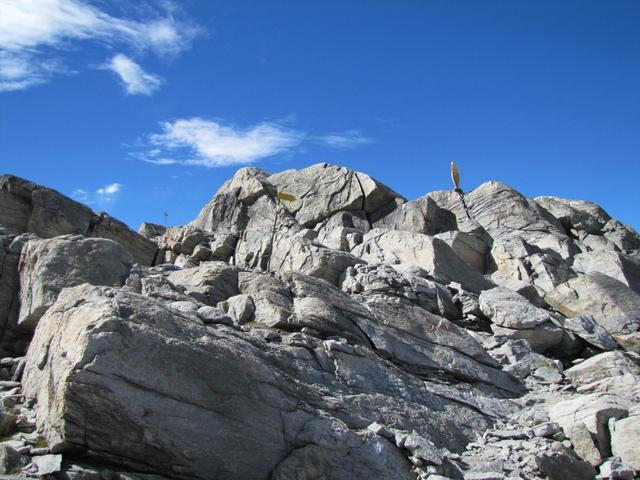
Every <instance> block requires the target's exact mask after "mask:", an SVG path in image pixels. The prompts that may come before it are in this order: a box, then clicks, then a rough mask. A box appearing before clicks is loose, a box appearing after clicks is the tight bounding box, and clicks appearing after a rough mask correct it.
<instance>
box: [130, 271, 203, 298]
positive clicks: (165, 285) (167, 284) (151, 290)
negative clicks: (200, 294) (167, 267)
mask: <svg viewBox="0 0 640 480" xmlns="http://www.w3.org/2000/svg"><path fill="white" fill-rule="evenodd" d="M140 285H141V287H140V293H142V294H143V295H145V296H147V297H152V298H158V299H162V300H167V301H170V302H183V301H188V300H191V297H190V296H189V295H187V294H186V293H183V290H184V288H183V287H178V286H176V285H174V284H173V283H172V282H171V281H170V280H169V279H167V278H166V277H164V276H162V275H150V276H148V277H143V278H141V279H140Z"/></svg>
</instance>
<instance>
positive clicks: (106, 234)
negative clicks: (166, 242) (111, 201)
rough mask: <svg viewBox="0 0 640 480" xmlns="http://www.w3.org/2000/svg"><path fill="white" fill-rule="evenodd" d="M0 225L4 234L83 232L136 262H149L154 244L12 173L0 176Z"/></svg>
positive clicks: (151, 259) (88, 209) (49, 235)
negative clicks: (117, 246) (108, 242)
mask: <svg viewBox="0 0 640 480" xmlns="http://www.w3.org/2000/svg"><path fill="white" fill-rule="evenodd" d="M0 206H1V207H2V208H0V224H2V225H4V226H5V227H6V230H7V233H13V234H21V233H26V232H29V233H34V234H36V235H37V236H38V237H42V238H51V237H56V236H59V235H67V234H74V235H85V236H87V237H101V238H108V239H110V240H113V241H115V242H118V243H119V244H120V245H122V246H123V247H124V248H126V249H127V250H128V251H129V253H131V255H133V258H134V259H135V261H136V262H138V263H141V264H143V265H151V264H152V263H153V260H154V258H155V255H156V252H157V247H156V244H155V243H154V242H152V241H151V240H149V239H147V238H145V237H143V236H142V235H139V234H138V233H136V232H134V231H133V230H131V229H130V228H129V227H127V226H126V225H125V224H124V223H122V222H120V221H118V220H116V219H114V218H112V217H110V216H109V215H107V214H106V213H97V214H94V213H93V212H92V211H91V209H90V208H88V207H86V206H85V205H82V204H81V203H78V202H76V201H74V200H71V199H70V198H68V197H65V196H64V195H62V194H60V193H58V192H56V191H55V190H52V189H50V188H46V187H42V186H40V185H36V184H35V183H32V182H29V181H27V180H23V179H21V178H18V177H14V176H12V175H4V176H2V177H0Z"/></svg>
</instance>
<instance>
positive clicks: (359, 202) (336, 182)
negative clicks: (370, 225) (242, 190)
mask: <svg viewBox="0 0 640 480" xmlns="http://www.w3.org/2000/svg"><path fill="white" fill-rule="evenodd" d="M268 181H269V183H270V184H272V185H273V186H274V187H275V188H276V189H277V190H278V191H279V192H286V193H289V194H292V195H294V196H295V197H296V200H295V201H293V202H285V208H286V209H287V210H288V211H289V212H291V213H292V214H293V215H294V216H295V218H296V220H297V221H298V222H299V223H300V224H301V225H304V226H307V227H313V226H314V225H315V224H317V223H318V222H319V221H321V220H324V219H325V218H328V217H330V216H331V215H333V214H334V213H336V212H339V211H350V210H360V211H364V212H366V213H371V212H375V211H376V210H379V209H380V208H382V207H384V206H386V205H388V204H390V203H391V202H394V201H395V200H396V199H399V198H401V197H400V196H399V195H398V194H397V193H395V192H393V191H392V190H391V189H390V188H388V187H386V186H384V185H382V184H380V183H378V182H377V181H376V180H374V179H372V178H371V177H370V176H368V175H366V174H364V173H360V172H354V171H353V170H349V169H347V168H344V167H339V166H336V165H329V164H326V163H319V164H316V165H312V166H310V167H307V168H305V169H302V170H287V171H284V172H281V173H278V174H275V175H271V176H270V177H268Z"/></svg>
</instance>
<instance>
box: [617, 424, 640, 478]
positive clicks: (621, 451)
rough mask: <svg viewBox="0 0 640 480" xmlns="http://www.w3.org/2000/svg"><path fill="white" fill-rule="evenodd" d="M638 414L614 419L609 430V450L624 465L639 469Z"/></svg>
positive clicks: (639, 427)
mask: <svg viewBox="0 0 640 480" xmlns="http://www.w3.org/2000/svg"><path fill="white" fill-rule="evenodd" d="M639 445H640V415H634V416H632V417H628V418H623V419H621V420H616V421H615V423H614V424H613V429H612V430H611V452H612V453H613V454H614V455H615V456H617V457H620V459H621V460H622V463H624V464H625V465H626V466H628V467H631V468H633V469H634V470H636V471H640V449H639V448H638V446H639Z"/></svg>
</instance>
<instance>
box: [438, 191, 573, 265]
mask: <svg viewBox="0 0 640 480" xmlns="http://www.w3.org/2000/svg"><path fill="white" fill-rule="evenodd" d="M429 196H430V197H431V198H432V199H433V200H434V201H435V202H436V203H437V204H438V205H439V206H440V207H441V208H445V209H447V210H449V211H451V212H453V213H454V214H455V215H456V217H457V219H458V224H459V225H461V228H460V229H461V230H463V231H469V230H470V229H477V228H478V226H479V227H481V228H482V229H483V230H484V231H485V232H486V233H487V234H488V235H489V236H490V238H491V239H492V241H493V243H494V244H498V243H503V242H504V241H507V240H508V239H509V238H512V237H514V236H516V237H520V238H522V239H523V240H524V241H526V242H527V243H528V244H529V245H531V246H533V247H535V248H537V249H538V250H540V251H544V250H552V251H555V252H556V253H558V254H559V255H560V256H561V257H562V258H568V257H569V256H570V254H571V253H572V247H571V240H570V239H569V237H568V236H567V235H566V232H565V231H564V228H563V227H562V224H561V223H560V222H559V221H558V220H556V219H555V218H554V217H552V216H551V215H549V214H548V212H546V211H545V210H544V209H542V208H541V207H540V206H539V205H538V204H537V203H536V202H534V201H533V200H529V199H527V198H526V197H524V196H523V195H522V194H521V193H519V192H517V191H516V190H514V189H513V188H511V187H509V186H508V185H505V184H504V183H501V182H497V181H490V182H486V183H483V184H482V185H480V186H479V187H478V188H476V189H474V190H473V191H471V192H469V193H468V194H466V195H465V201H466V204H467V206H468V208H469V214H470V217H471V220H469V219H468V217H467V214H466V212H465V210H464V208H463V206H462V203H461V202H460V198H459V196H458V194H456V193H454V192H451V191H437V192H432V193H430V194H429Z"/></svg>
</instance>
